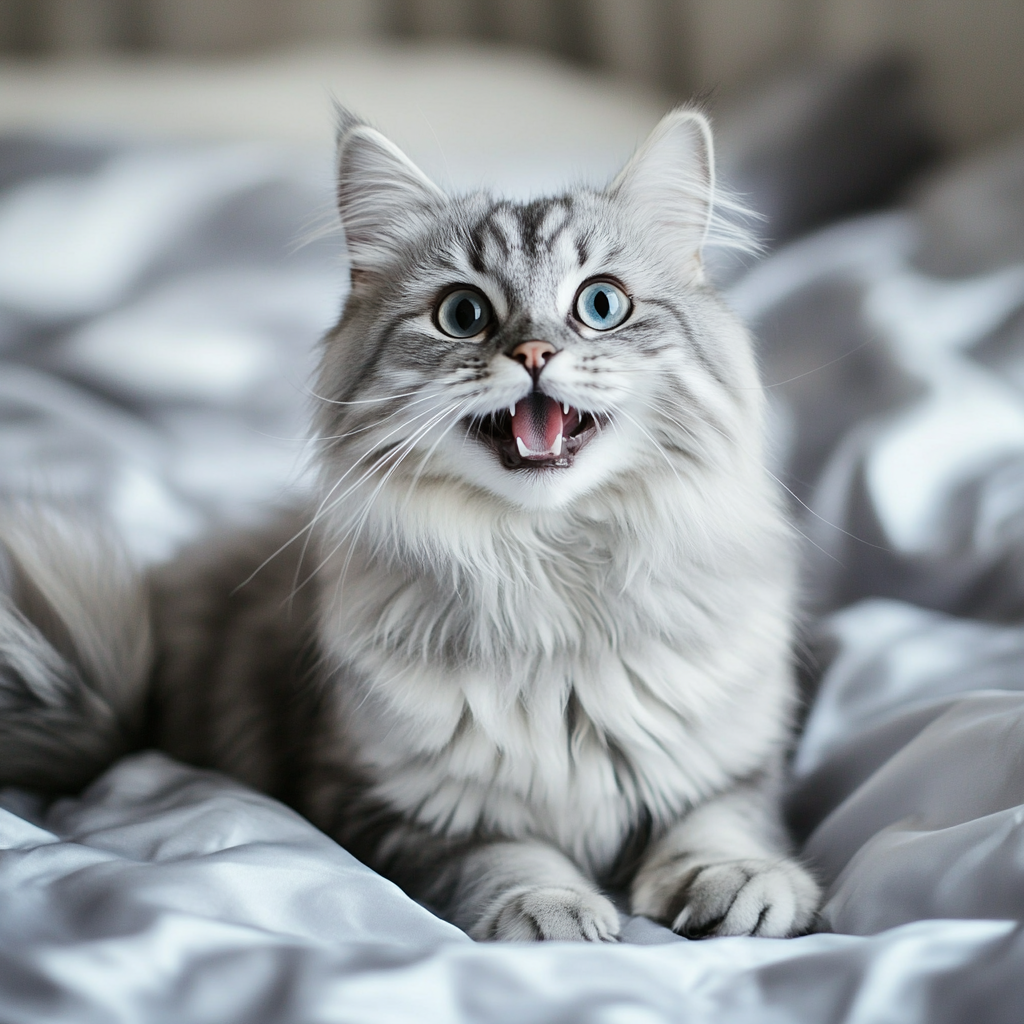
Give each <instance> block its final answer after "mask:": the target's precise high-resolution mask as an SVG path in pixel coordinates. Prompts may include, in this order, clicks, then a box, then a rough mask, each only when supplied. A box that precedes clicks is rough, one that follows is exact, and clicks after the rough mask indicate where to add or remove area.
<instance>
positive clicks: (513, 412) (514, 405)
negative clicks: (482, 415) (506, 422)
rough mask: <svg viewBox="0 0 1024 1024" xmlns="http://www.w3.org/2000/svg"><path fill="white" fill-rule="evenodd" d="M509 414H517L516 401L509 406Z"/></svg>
mask: <svg viewBox="0 0 1024 1024" xmlns="http://www.w3.org/2000/svg"><path fill="white" fill-rule="evenodd" d="M508 414H509V416H515V414H516V403H515V402H513V403H512V404H511V405H510V406H509V407H508Z"/></svg>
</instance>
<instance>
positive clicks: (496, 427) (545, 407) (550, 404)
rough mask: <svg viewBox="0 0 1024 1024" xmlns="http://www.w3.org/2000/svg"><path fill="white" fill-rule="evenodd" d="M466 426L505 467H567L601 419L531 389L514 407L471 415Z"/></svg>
mask: <svg viewBox="0 0 1024 1024" xmlns="http://www.w3.org/2000/svg"><path fill="white" fill-rule="evenodd" d="M466 426H467V430H468V431H469V433H470V434H471V435H472V436H475V437H476V438H478V439H479V440H480V441H481V442H482V443H483V444H486V445H487V446H488V447H489V448H491V449H493V451H494V452H495V454H497V456H498V458H499V459H501V463H502V465H503V466H504V467H505V468H506V469H568V467H569V466H571V465H572V464H573V461H574V459H575V458H576V456H577V455H578V454H579V453H580V451H581V449H582V448H583V447H584V446H585V445H587V444H589V443H590V441H591V440H593V438H595V437H596V436H597V434H598V432H599V431H600V429H601V426H602V420H601V417H600V416H599V415H598V414H595V413H590V412H585V411H583V410H582V409H577V408H575V407H574V406H571V405H569V404H567V403H562V402H558V401H556V400H555V399H554V398H551V397H549V396H548V395H545V394H541V392H539V391H534V392H533V393H532V394H529V395H527V396H526V398H523V399H520V400H519V401H518V402H516V404H515V405H514V406H510V407H509V408H508V409H502V410H500V411H499V412H494V413H491V414H490V415H489V416H483V417H477V418H474V419H472V420H470V421H469V422H468V423H467V424H466Z"/></svg>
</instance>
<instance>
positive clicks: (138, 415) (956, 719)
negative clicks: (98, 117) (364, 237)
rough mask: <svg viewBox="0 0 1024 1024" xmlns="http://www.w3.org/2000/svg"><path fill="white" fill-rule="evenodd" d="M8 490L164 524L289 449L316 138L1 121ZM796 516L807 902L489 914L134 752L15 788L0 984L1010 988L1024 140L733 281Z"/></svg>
mask: <svg viewBox="0 0 1024 1024" xmlns="http://www.w3.org/2000/svg"><path fill="white" fill-rule="evenodd" d="M0 189H2V191H0V360H2V362H0V491H2V493H3V494H5V495H6V496H9V497H30V498H38V497H40V496H46V497H49V498H52V499H54V500H62V501H73V502H75V503H76V504H85V505H91V506H93V507H95V508H97V509H99V510H102V511H103V512H105V513H106V514H109V515H110V516H112V517H113V518H114V520H115V521H116V522H117V523H118V525H119V527H120V529H121V530H122V531H123V533H124V535H125V536H126V538H127V539H128V542H129V543H130V545H131V546H132V548H133V550H134V551H135V552H136V553H137V555H138V556H139V557H140V558H142V559H156V558H162V557H165V556H167V555H168V554H169V553H171V552H172V551H173V550H174V549H175V547H176V546H177V545H179V544H180V543H182V542H183V541H184V540H186V539H187V538H189V537H190V536H193V535H195V534H196V533H198V532H199V531H201V530H203V529H204V528H206V527H208V526H209V525H210V524H211V523H213V522H216V521H219V520H220V521H223V520H228V521H245V520H247V519H249V518H251V517H253V516H256V515H259V514H261V512H262V510H264V509H265V508H266V507H267V506H268V505H269V504H270V503H272V502H274V501H276V500H278V499H280V498H281V497H282V496H283V495H284V494H286V493H294V492H295V491H296V489H301V488H303V487H304V486H306V483H305V479H306V478H305V471H304V465H305V463H304V451H305V449H304V444H303V441H302V438H303V432H304V407H305V398H306V396H305V387H306V383H305V382H306V374H307V372H308V369H309V366H310V360H311V351H312V348H313V345H314V342H315V339H316V338H317V336H318V334H319V333H320V332H321V330H322V329H323V328H324V327H325V326H326V325H327V324H328V323H329V322H330V320H331V318H332V316H333V315H334V313H335V312H336V310H337V308H338V304H339V302H340V287H339V282H340V280H341V278H342V276H343V275H342V273H341V269H340V258H341V247H340V244H339V242H338V240H337V239H336V238H334V237H332V236H330V235H328V236H325V237H322V238H320V239H319V241H316V242H315V243H313V244H310V245H307V246H305V247H304V248H299V249H297V250H294V249H293V248H292V243H293V242H294V240H295V238H296V235H297V234H298V233H300V232H301V231H302V230H303V229H304V226H308V225H310V224H311V223H313V222H315V221H316V219H317V217H319V216H322V214H323V211H324V210H325V209H326V208H328V207H329V196H330V189H329V183H328V175H327V173H326V168H309V167H307V166H306V165H305V164H303V163H301V162H298V161H296V160H294V159H292V158H290V157H289V156H287V155H286V154H281V153H275V152H272V151H270V150H266V149H253V148H250V147H236V148H230V149H227V148H205V149H204V148H192V149H181V148H176V149H170V148H167V149H154V148H151V149H147V150H131V151H125V150H118V149H114V148H111V147H104V146H87V145H75V146H70V145H67V144H57V143H40V142H37V141H32V140H28V139H23V140H8V141H7V142H5V143H4V144H3V146H2V148H0ZM729 294H730V299H731V301H732V302H733V303H734V305H735V306H736V308H737V309H738V310H739V311H740V312H741V313H742V314H743V315H744V316H746V317H747V318H748V319H749V320H750V321H751V322H752V323H753V325H754V326H755V329H756V330H757V332H758V334H759V336H760V337H761V339H762V351H763V361H764V371H765V377H766V380H767V381H768V384H769V393H770V394H771V396H772V398H773V413H774V415H773V423H774V428H775V429H774V437H775V445H774V462H775V472H776V473H777V474H778V476H779V477H780V480H782V481H783V482H784V484H785V486H787V487H788V488H789V490H790V492H791V493H792V496H793V507H794V513H795V515H796V516H797V518H798V521H799V523H800V528H801V531H802V532H803V534H804V535H805V537H806V545H805V547H804V557H805V580H806V595H807V602H806V603H807V609H808V611H807V628H806V631H805V634H806V635H805V638H804V643H803V644H802V648H801V651H802V659H801V660H802V669H803V675H804V680H805V686H806V692H807V696H808V708H807V720H806V727H805V729H804V732H803V735H802V739H801V741H800V744H799V747H798V749H797V751H796V753H795V757H794V761H793V773H792V786H791V792H790V794H789V801H788V809H789V813H790V817H791V820H792V824H793V828H794V831H795V832H796V834H797V835H798V837H799V840H800V842H801V843H802V844H803V846H804V850H805V853H806V855H807V857H808V858H809V860H810V861H811V863H813V864H814V865H815V867H816V869H817V871H818V872H819V874H820V877H821V878H822V880H823V882H824V883H825V885H826V888H827V902H826V905H825V907H824V910H823V913H822V921H821V932H820V933H818V934H814V935H810V936H806V937H803V938H800V939H796V940H791V941H769V940H757V939H722V940H710V941H706V942H699V943H697V942H686V941H684V940H681V939H679V938H678V937H675V936H672V935H671V934H670V933H668V932H667V931H665V930H664V929H660V928H657V927H656V926H654V925H651V924H649V923H645V922H640V921H631V922H627V924H626V927H625V931H624V938H625V940H626V941H625V942H623V943H620V944H618V945H616V946H570V945H560V944H551V945H545V946H529V947H527V946H523V947H516V946H504V947H495V946H477V945H475V944H473V943H472V942H470V941H469V940H468V939H467V938H466V937H465V936H464V935H462V934H461V933H460V932H458V931H457V930H456V929H454V928H452V927H451V926H449V925H447V924H444V923H443V922H440V921H438V920H437V919H436V918H434V917H432V916H431V915H430V914H429V913H427V911H425V910H423V909H422V908H420V907H418V906H417V905H416V904H414V903H413V902H412V901H410V900H408V899H407V898H406V897H405V896H404V895H403V894H402V893H401V892H399V891H398V890H397V889H396V888H395V887H394V886H392V885H391V884H390V883H388V882H386V881H384V880H383V879H381V878H379V877H377V876H375V875H374V874H373V873H372V872H370V871H369V870H367V869H366V868H364V867H362V866H361V865H359V864H357V863H356V862H355V861H354V860H353V859H352V858H351V857H349V856H348V855H347V854H346V853H345V852H344V851H343V850H341V849H340V848H339V847H337V846H336V845H335V844H334V843H333V842H331V841H330V840H329V839H327V838H326V837H324V836H323V835H322V834H320V833H318V832H317V831H316V830H315V829H313V828H312V827H311V826H309V825H308V824H307V823H305V822H304V821H302V820H301V819H300V818H298V817H297V816H296V815H294V814H293V813H292V812H290V811H288V810H287V809H286V808H284V807H282V806H280V805H279V804H276V803H275V802H274V801H272V800H270V799H268V798H266V797H263V796H260V795H257V794H254V793H251V792H249V791H247V790H245V789H244V788H243V787H240V786H239V785H237V784H235V783H233V782H231V781H229V780H226V779H224V778H221V777H219V776H216V775H214V774H211V773H206V772H200V771H197V770H194V769H191V768H187V767H184V766H181V765H177V764H175V763H173V762H171V761H169V760H168V759H166V758H164V757H162V756H160V755H156V754H142V755H137V756H135V757H133V758H128V759H126V760H124V761H122V762H121V763H119V764H117V765H115V766H114V767H113V768H112V769H111V770H110V771H109V772H108V773H107V774H106V775H104V776H103V777H102V778H101V779H99V780H98V781H97V782H96V783H95V784H94V785H93V786H92V787H91V788H90V789H89V790H88V791H87V792H86V793H84V794H82V795H81V796H80V797H76V798H74V799H65V800H60V801H58V802H56V803H55V804H52V805H50V806H46V805H44V804H42V803H41V802H40V801H38V800H37V799H35V798H33V797H32V796H31V794H25V793H20V792H15V791H6V792H4V793H3V794H2V800H0V803H2V807H3V809H2V810H0V1007H2V1014H0V1016H2V1017H3V1019H4V1020H10V1021H25V1022H27V1021H33V1022H35V1021H50V1020H54V1021H57V1020H60V1021H72V1020H73V1021H76V1022H77V1021H86V1020H97V1021H107V1020H120V1021H132V1022H134V1021H165V1020H166V1021H184V1020H187V1021H190V1022H191V1021H211V1022H213V1021H216V1022H218V1024H221V1022H228V1021H239V1022H241V1021H245V1022H254V1021H267V1022H270V1021H274V1022H277V1021H280V1022H293V1021H306V1020H309V1021H367V1022H371V1021H372V1022H378V1021H384V1020H410V1021H418V1022H429V1021H467V1022H468V1021H480V1022H497V1021H506V1020H507V1021H521V1020H530V1021H538V1022H539V1021H567V1020H572V1021H594V1022H598V1021H600V1022H612V1021H660V1020H673V1021H703V1020H708V1021H712V1020H713V1021H716V1022H731V1021H757V1022H762V1021H769V1020H779V1021H801V1022H803V1021H806V1022H815V1024H817V1022H821V1021H857V1022H861V1021H899V1022H917V1021H920V1022H925V1021H928V1022H944V1021H948V1022H950V1024H954V1022H961V1021H963V1020H967V1019H970V1020H974V1021H989V1020H990V1021H1014V1020H1022V1019H1024V986H1022V985H1021V983H1020V980H1019V979H1020V977H1021V973H1022V969H1024V937H1022V934H1021V928H1020V923H1019V922H1020V921H1021V920H1022V919H1024V692H1022V691H1024V628H1022V626H1021V615H1020V612H1021V608H1022V599H1024V573H1022V571H1021V570H1022V568H1024V563H1022V556H1024V528H1022V524H1024V516H1022V512H1024V147H1022V146H1021V145H1019V144H1016V145H1011V146H1008V147H1004V148H1003V149H1001V150H999V151H995V152H993V153H991V154H988V155H986V156H984V157H982V158H979V159H977V160H975V161H973V162H971V163H968V164H964V165H958V166H955V167H952V168H950V169H948V170H945V171H943V172H942V173H941V174H939V175H938V176H937V177H935V178H934V179H933V180H932V181H931V182H929V183H928V184H927V185H925V186H924V187H922V188H920V189H919V190H918V192H917V194H916V195H915V197H914V198H913V199H912V201H911V202H910V203H909V204H908V205H907V206H905V207H904V208H902V209H900V210H897V211H894V212H889V213H884V214H876V215H872V216H868V217H864V218H861V219H858V220H853V221H848V222H845V223H841V224H838V225H834V226H832V227H829V228H826V229H824V230H823V231H821V232H819V233H817V234H815V235H812V236H809V237H806V238H804V239H803V240H800V241H797V242H795V243H793V244H791V245H790V246H788V247H786V248H783V249H781V250H779V251H778V252H776V253H774V254H772V255H771V256H769V257H768V258H767V259H765V260H763V261H762V262H760V263H759V264H757V265H756V266H754V267H753V268H751V269H750V270H749V271H747V272H746V273H745V274H743V275H742V276H740V277H739V278H738V279H737V280H735V281H734V283H733V284H732V285H731V286H730V293H729Z"/></svg>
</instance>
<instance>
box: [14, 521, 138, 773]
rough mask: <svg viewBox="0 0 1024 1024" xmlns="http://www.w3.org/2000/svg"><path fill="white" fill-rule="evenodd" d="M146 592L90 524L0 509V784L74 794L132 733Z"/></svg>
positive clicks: (129, 743)
mask: <svg viewBox="0 0 1024 1024" xmlns="http://www.w3.org/2000/svg"><path fill="white" fill-rule="evenodd" d="M152 662H153V644H152V637H151V626H150V615H149V607H148V601H147V595H146V588H145V587H144V585H143V583H142V581H141V579H140V577H139V576H138V574H137V573H136V572H135V571H134V570H133V568H132V566H131V564H130V562H129V560H128V558H127V556H126V555H125V554H124V553H123V551H122V550H121V548H119V547H118V545H117V544H116V543H114V542H113V540H112V539H111V538H109V537H108V536H107V535H106V533H105V532H104V531H103V530H101V529H97V528H95V527H94V524H91V523H89V524H81V523H76V522H74V521H72V520H70V519H66V518H63V517H62V516H60V515H58V514H57V513H55V512H53V511H51V510H48V509H38V508H33V509H30V510H28V509H19V510H15V511H11V510H7V511H5V512H3V513H0V784H7V785H18V786H26V787H28V788H31V789H37V790H43V791H48V792H67V791H73V790H76V789H79V788H80V787H81V786H83V785H85V783H87V782H88V781H90V779H92V778H93V777H94V776H95V775H97V774H98V773H99V772H100V771H102V770H103V769H104V768H106V767H107V766H108V765H109V764H110V763H111V762H112V761H113V760H114V759H115V758H117V757H119V756H120V755H121V754H123V753H125V752H127V751H128V750H131V749H133V748H135V747H137V746H138V745H139V743H140V740H141V735H142V728H143V721H144V715H145V705H146V691H147V686H148V680H149V676H150V671H151V668H152Z"/></svg>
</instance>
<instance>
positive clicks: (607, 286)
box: [576, 281, 632, 331]
mask: <svg viewBox="0 0 1024 1024" xmlns="http://www.w3.org/2000/svg"><path fill="white" fill-rule="evenodd" d="M631 308H632V307H631V306H630V303H629V296H628V295H626V293H625V292H624V291H623V290H622V289H621V288H620V287H619V286H618V285H617V284H615V283H614V282H612V281H591V282H590V284H588V285H584V287H583V288H582V289H581V290H580V293H579V295H577V296H576V317H577V319H578V320H579V321H580V322H581V323H583V324H586V326H587V327H591V328H593V329H594V330H595V331H610V330H611V329H612V328H613V327H618V326H619V324H621V323H622V321H623V320H625V319H626V317H627V316H629V313H630V310H631Z"/></svg>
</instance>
